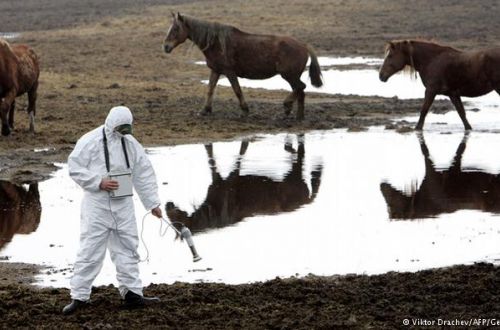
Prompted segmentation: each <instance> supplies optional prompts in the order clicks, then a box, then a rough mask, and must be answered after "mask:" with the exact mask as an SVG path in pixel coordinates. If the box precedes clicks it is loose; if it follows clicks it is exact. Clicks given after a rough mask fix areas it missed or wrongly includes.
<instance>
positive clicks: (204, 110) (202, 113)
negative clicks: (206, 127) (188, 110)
mask: <svg viewBox="0 0 500 330" xmlns="http://www.w3.org/2000/svg"><path fill="white" fill-rule="evenodd" d="M211 114H212V110H208V109H203V110H201V111H200V112H199V113H198V115H200V116H203V117H205V116H210V115H211Z"/></svg>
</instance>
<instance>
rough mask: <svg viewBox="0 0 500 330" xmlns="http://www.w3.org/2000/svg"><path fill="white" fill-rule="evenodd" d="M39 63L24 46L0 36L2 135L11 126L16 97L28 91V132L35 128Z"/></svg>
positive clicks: (12, 125)
mask: <svg viewBox="0 0 500 330" xmlns="http://www.w3.org/2000/svg"><path fill="white" fill-rule="evenodd" d="M39 76H40V66H39V62H38V56H37V55H36V53H35V52H34V51H33V50H32V49H31V48H29V47H28V46H26V45H13V46H11V45H9V43H8V42H7V41H5V40H3V39H1V38H0V119H1V120H2V135H4V136H5V135H9V134H10V131H11V129H12V128H14V111H15V106H16V102H15V99H16V97H18V96H21V95H22V94H24V93H28V114H29V117H30V131H31V132H34V131H35V112H36V96H37V89H38V77H39Z"/></svg>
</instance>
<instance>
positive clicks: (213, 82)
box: [200, 70, 220, 116]
mask: <svg viewBox="0 0 500 330" xmlns="http://www.w3.org/2000/svg"><path fill="white" fill-rule="evenodd" d="M219 77H220V74H219V73H217V72H215V71H214V70H212V71H210V78H209V80H208V94H207V100H206V101H205V106H204V107H203V110H201V112H200V115H202V116H204V115H208V114H211V113H212V99H213V97H214V90H215V87H216V86H217V82H218V81H219Z"/></svg>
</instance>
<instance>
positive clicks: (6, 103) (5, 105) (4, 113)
mask: <svg viewBox="0 0 500 330" xmlns="http://www.w3.org/2000/svg"><path fill="white" fill-rule="evenodd" d="M16 95H17V91H16V89H14V88H13V89H11V90H9V91H8V92H7V93H6V94H5V97H4V98H3V99H2V101H1V102H0V116H1V119H2V135H3V136H7V135H9V134H10V127H9V122H8V113H9V112H10V107H11V105H12V102H14V100H15V99H16Z"/></svg>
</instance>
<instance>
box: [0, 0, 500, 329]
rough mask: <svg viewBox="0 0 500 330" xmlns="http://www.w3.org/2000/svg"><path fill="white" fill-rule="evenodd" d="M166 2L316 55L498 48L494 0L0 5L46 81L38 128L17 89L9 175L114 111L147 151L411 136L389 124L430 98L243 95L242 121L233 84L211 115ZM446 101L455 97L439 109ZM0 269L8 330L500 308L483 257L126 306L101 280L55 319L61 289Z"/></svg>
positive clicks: (331, 320)
mask: <svg viewBox="0 0 500 330" xmlns="http://www.w3.org/2000/svg"><path fill="white" fill-rule="evenodd" d="M171 11H180V12H182V13H186V14H189V15H192V16H197V17H200V18H204V19H210V20H218V21H221V22H226V23H230V24H234V25H236V26H238V27H240V28H241V29H243V30H246V31H250V32H256V33H274V34H287V35H291V36H294V37H296V38H298V39H300V40H303V41H305V42H307V43H309V44H311V45H312V46H313V47H314V48H315V49H316V52H317V53H318V55H320V56H328V55H331V56H335V55H339V56H358V55H362V56H374V57H382V55H383V54H382V53H383V45H384V42H385V41H387V40H390V39H402V38H413V37H423V38H434V39H436V40H437V41H440V42H444V43H448V44H451V45H453V46H455V47H458V48H462V49H474V48H481V47H487V46H491V45H498V44H499V41H500V40H499V39H498V31H500V21H499V20H498V16H499V14H500V4H499V3H498V2H497V1H494V0H484V1H475V2H470V1H465V0H441V1H438V2H437V1H431V0H425V1H424V0H422V1H418V2H415V1H411V0H404V1H400V0H387V1H362V0H359V1H354V0H329V1H326V0H317V1H298V0H289V1H287V0H274V1H264V0H254V1H245V0H235V1H221V0H219V1H217V0H216V1H182V0H145V1H140V2H139V1H131V0H88V1H81V0H26V1H17V0H4V1H2V2H1V3H0V15H1V19H0V32H22V35H21V38H20V39H19V40H16V41H13V42H23V43H28V44H29V45H31V46H32V47H33V48H34V49H35V50H36V51H37V53H38V54H39V55H40V57H41V60H42V74H41V79H40V89H39V100H38V109H37V126H36V127H37V132H36V134H34V135H32V134H29V133H28V132H27V127H28V119H27V115H26V113H25V112H24V111H23V110H24V108H25V106H26V100H25V98H24V97H23V98H20V99H19V100H18V102H17V104H18V109H20V110H21V111H18V112H17V113H16V120H15V123H16V128H15V130H14V132H13V134H12V135H11V136H10V137H8V138H4V137H1V138H0V179H10V180H13V181H16V182H28V181H32V180H40V179H43V178H46V177H47V176H48V175H50V173H51V172H52V171H53V169H54V166H53V163H54V162H57V161H64V160H65V159H66V157H67V155H68V153H69V152H70V151H71V148H72V146H73V145H74V143H75V142H76V140H77V139H78V138H79V137H80V136H81V135H82V134H83V133H85V132H86V131H88V130H90V129H92V128H94V127H95V126H98V125H100V124H102V123H103V121H104V118H105V116H106V114H107V112H108V110H109V109H110V108H111V107H112V106H115V105H118V104H125V105H127V106H129V107H130V108H131V109H132V110H133V112H134V115H135V120H136V126H135V134H136V136H137V137H138V139H139V140H140V141H142V142H143V144H144V145H146V146H155V145H171V144H180V143H191V142H206V141H215V140H223V139H231V138H235V137H238V136H241V135H248V134H253V133H262V132H282V131H287V132H299V131H307V130H311V129H330V128H336V127H347V128H349V129H352V130H362V129H363V128H365V127H367V126H371V125H384V126H387V129H399V130H400V131H402V132H407V131H408V127H407V124H405V123H399V124H396V125H394V124H393V121H394V120H396V121H397V120H398V118H400V117H401V116H404V115H408V114H416V113H417V111H418V109H419V107H420V102H421V101H419V100H408V101H402V100H398V99H393V98H391V99H385V98H377V97H358V96H339V95H333V96H332V95H322V94H311V93H308V94H307V96H306V113H305V114H306V119H305V120H304V121H302V122H297V121H296V120H294V119H293V117H291V118H284V116H283V109H282V106H281V102H282V100H283V99H284V98H285V96H286V94H287V93H286V92H283V91H265V90H259V89H244V91H243V92H244V94H245V97H246V99H247V102H248V104H249V105H250V115H249V116H248V117H247V118H241V117H240V110H239V109H238V104H237V101H236V98H235V97H234V95H233V92H232V91H231V90H230V89H229V88H223V87H219V88H218V89H217V93H216V97H215V102H214V113H213V115H212V116H210V117H199V116H197V113H198V111H199V110H200V109H201V108H202V106H203V101H204V96H205V93H206V86H205V85H203V84H201V83H200V80H202V79H207V77H208V69H207V68H206V67H204V66H200V65H195V64H194V62H195V61H198V60H202V59H203V57H202V54H201V53H200V52H199V50H197V49H196V48H193V47H191V45H190V44H189V43H186V44H185V45H182V46H180V47H179V48H178V49H176V50H175V51H174V52H173V53H172V54H170V55H167V54H165V53H163V52H162V49H161V45H162V41H163V38H164V36H165V32H166V30H167V28H168V25H169V22H170V12H171ZM337 83H339V84H341V83H342V82H341V81H339V82H337ZM449 109H451V106H450V104H449V103H447V102H441V103H436V104H435V105H434V107H433V110H434V111H447V110H449ZM35 149H36V150H37V152H34V150H35ZM1 265H2V267H0V270H1V274H2V275H0V279H1V282H0V317H1V320H2V322H1V323H0V327H1V328H7V327H9V328H12V327H28V328H31V327H33V326H38V327H44V326H45V327H49V328H53V327H64V328H66V327H73V328H78V327H85V328H108V327H112V328H115V327H118V328H124V327H129V326H132V327H133V328H137V327H144V326H150V327H153V326H158V327H163V326H166V327H173V328H178V327H182V328H222V327H230V328H241V327H244V328H264V327H266V328H311V327H315V328H333V327H335V326H338V327H339V328H345V327H349V326H353V327H356V328H361V327H363V328H364V327H372V328H391V327H392V328H398V327H400V326H401V325H402V320H403V319H404V318H411V317H421V318H428V319H436V318H438V317H441V318H445V319H453V318H459V319H469V318H471V317H481V318H488V317H492V318H495V317H498V316H499V313H498V306H499V304H498V301H499V298H498V292H499V285H498V284H499V280H500V273H499V270H498V269H497V268H495V267H493V266H491V265H484V264H481V265H475V266H468V267H466V266H459V267H454V268H450V269H442V270H430V271H424V272H419V273H416V274H405V273H404V274H398V273H390V274H385V275H380V276H371V277H368V276H347V277H339V278H308V279H303V280H298V279H289V280H275V281H271V282H267V283H262V284H253V285H241V286H227V285H222V284H195V285H189V284H175V285H171V286H166V285H153V286H150V287H148V288H147V289H146V293H148V294H152V295H158V296H160V297H161V298H162V299H163V302H162V303H161V304H159V305H158V306H154V307H151V308H148V309H146V310H143V311H134V312H125V311H122V310H120V309H119V306H120V301H119V299H118V298H117V295H116V292H115V290H114V289H112V288H109V287H100V288H96V290H95V295H94V296H93V305H92V307H91V308H88V309H87V310H86V311H85V312H83V313H80V314H79V315H76V316H71V317H67V318H63V317H62V316H61V315H60V314H59V312H60V309H61V308H62V306H63V304H64V303H65V302H67V299H68V292H67V290H64V289H43V290H37V289H35V288H32V287H29V286H26V284H27V283H29V282H30V281H31V280H32V277H30V276H26V274H32V273H33V269H32V268H31V267H28V266H23V265H13V266H8V264H6V263H2V264H1ZM110 311H111V313H110Z"/></svg>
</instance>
